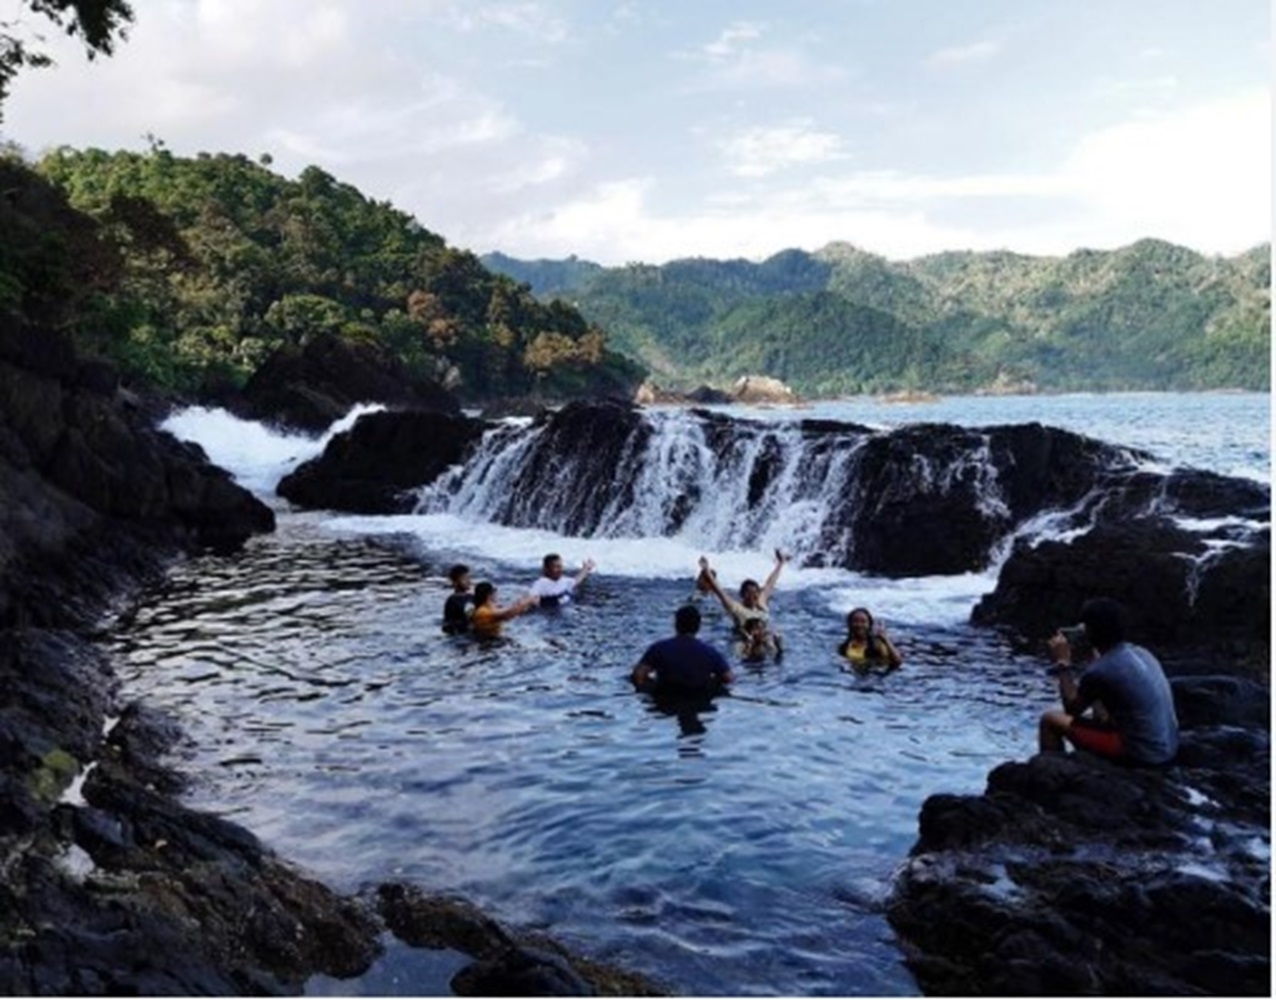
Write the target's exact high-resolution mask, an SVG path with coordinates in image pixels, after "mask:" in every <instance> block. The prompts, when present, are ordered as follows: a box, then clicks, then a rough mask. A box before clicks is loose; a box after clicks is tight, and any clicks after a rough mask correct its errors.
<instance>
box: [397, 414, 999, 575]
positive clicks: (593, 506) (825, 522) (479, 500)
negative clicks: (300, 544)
mask: <svg viewBox="0 0 1276 1000" xmlns="http://www.w3.org/2000/svg"><path fill="white" fill-rule="evenodd" d="M587 429H588V428H584V429H582V428H581V427H578V428H577V429H576V430H575V431H574V432H573V433H571V434H568V433H565V432H564V428H563V427H562V426H561V425H556V424H555V423H554V422H553V421H550V422H547V423H538V424H534V425H532V426H530V427H527V426H525V425H524V426H518V425H513V424H508V423H506V424H501V425H499V426H496V427H494V428H493V429H491V430H489V431H488V432H487V433H486V435H485V436H484V438H483V440H482V442H481V444H480V446H479V447H478V449H477V451H476V452H475V453H474V454H473V456H472V457H471V458H470V459H469V461H468V462H466V463H465V464H464V465H463V466H459V467H456V468H454V469H452V470H451V471H450V472H449V473H448V474H446V475H444V476H443V477H441V478H440V479H439V480H436V481H435V482H434V483H433V484H431V485H430V486H428V487H426V488H424V489H423V490H422V491H421V493H420V495H419V499H418V502H417V506H416V512H417V513H421V514H436V513H448V514H454V515H458V516H462V517H465V518H467V519H471V520H475V521H487V522H494V523H498V524H504V525H513V526H521V527H528V528H543V529H549V530H555V531H562V532H566V533H569V534H573V535H581V536H589V537H604V538H655V537H659V538H671V539H676V540H679V541H684V542H686V543H687V544H688V545H690V546H691V547H693V548H699V549H704V550H708V551H725V550H760V551H767V552H769V551H770V550H772V549H774V548H783V549H785V550H786V551H788V552H791V553H792V554H793V555H794V556H795V557H796V558H797V559H798V560H799V561H800V562H802V563H805V564H807V565H843V566H846V565H854V564H855V562H856V559H855V549H856V538H857V536H858V535H859V534H861V533H862V532H863V531H864V530H865V526H864V524H863V523H862V522H863V521H864V519H865V517H867V516H869V515H870V514H871V513H872V512H873V511H874V510H875V509H877V508H878V507H880V506H881V505H882V504H891V503H902V502H904V501H908V502H913V501H915V500H916V498H917V497H918V496H937V497H948V496H952V495H956V494H962V495H968V503H969V505H971V506H973V507H974V508H976V509H977V510H978V511H979V512H980V516H981V517H983V518H984V519H987V520H992V521H996V522H998V523H1000V522H1004V521H1006V520H1007V519H1008V516H1009V515H1008V511H1007V508H1006V504H1005V503H1004V501H1003V499H1002V498H1001V495H1000V492H999V484H998V480H997V469H996V466H995V464H994V463H993V461H992V460H991V458H990V454H989V445H988V440H987V438H986V437H984V436H982V435H979V434H977V433H973V432H964V434H963V439H962V442H961V446H960V447H958V448H952V447H949V448H943V449H939V450H938V451H937V452H936V453H933V454H924V453H923V452H922V451H920V450H906V451H901V452H900V453H899V454H891V455H890V456H888V457H887V458H886V460H885V462H884V463H883V460H882V459H881V457H880V456H879V457H878V459H877V461H875V462H874V463H873V470H872V471H871V472H869V471H866V470H865V469H864V468H863V465H864V456H865V454H866V451H867V450H868V449H869V448H870V446H871V445H873V443H874V442H877V443H878V445H879V448H880V445H881V444H882V443H884V442H886V441H887V440H888V439H889V438H890V435H889V434H886V433H885V432H876V431H872V430H870V429H868V428H864V427H858V426H856V425H852V424H846V425H836V424H829V423H827V422H820V423H808V422H786V423H768V422H761V421H748V420H739V419H726V418H723V417H721V416H718V415H715V414H712V413H708V412H705V411H701V410H670V411H646V412H643V413H641V414H632V415H627V416H626V419H625V421H624V423H623V433H622V434H620V436H619V439H616V436H615V435H612V436H610V437H607V438H606V439H605V446H600V444H599V441H598V440H595V439H589V440H585V441H582V439H581V437H580V435H581V434H583V433H585V432H586V430H587ZM950 430H951V429H950ZM883 464H885V466H886V467H887V470H886V474H885V475H884V474H883V471H882V467H883Z"/></svg>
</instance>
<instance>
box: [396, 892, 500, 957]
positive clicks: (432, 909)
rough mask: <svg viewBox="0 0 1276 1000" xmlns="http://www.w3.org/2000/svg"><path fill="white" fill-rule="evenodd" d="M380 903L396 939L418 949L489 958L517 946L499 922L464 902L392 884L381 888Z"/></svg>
mask: <svg viewBox="0 0 1276 1000" xmlns="http://www.w3.org/2000/svg"><path fill="white" fill-rule="evenodd" d="M377 902H378V905H379V907H380V911H381V916H382V918H383V919H384V920H385V923H386V926H387V927H388V928H389V929H390V931H391V932H392V933H393V934H394V936H395V937H397V938H398V939H399V940H400V941H402V942H404V944H410V945H412V947H414V948H435V949H442V948H454V949H456V950H457V951H462V952H465V954H467V955H473V956H475V957H478V958H485V957H490V956H495V955H499V954H500V953H501V952H503V951H505V950H506V949H508V948H509V947H510V946H511V944H512V943H513V942H512V941H511V939H510V936H509V935H508V934H507V933H506V932H505V930H504V929H503V928H502V927H501V926H500V925H499V924H498V923H497V922H496V921H495V920H492V919H491V918H490V917H488V916H487V915H486V914H484V913H483V912H482V911H481V910H479V909H478V907H476V906H474V905H473V904H472V903H469V902H467V901H466V900H463V899H456V898H453V897H449V896H441V895H430V894H428V893H425V892H422V891H421V890H420V889H418V888H416V887H415V886H411V885H404V884H402V883H397V882H392V883H386V884H384V885H381V886H378V887H377Z"/></svg>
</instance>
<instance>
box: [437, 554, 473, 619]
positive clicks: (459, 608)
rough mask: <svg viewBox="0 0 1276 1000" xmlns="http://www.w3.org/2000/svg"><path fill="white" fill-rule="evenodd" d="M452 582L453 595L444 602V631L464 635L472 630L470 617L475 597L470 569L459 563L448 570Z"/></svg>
mask: <svg viewBox="0 0 1276 1000" xmlns="http://www.w3.org/2000/svg"><path fill="white" fill-rule="evenodd" d="M447 575H448V579H449V580H451V581H452V593H451V594H450V595H449V596H448V599H447V600H446V601H444V602H443V631H444V632H445V633H447V634H448V635H462V634H464V633H466V632H468V631H469V630H470V615H471V613H472V611H473V604H474V595H473V594H472V593H470V568H469V567H468V566H466V565H465V564H464V563H457V564H456V565H455V566H453V567H452V568H451V569H449V570H448V574H447Z"/></svg>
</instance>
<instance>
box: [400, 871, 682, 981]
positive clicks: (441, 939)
mask: <svg viewBox="0 0 1276 1000" xmlns="http://www.w3.org/2000/svg"><path fill="white" fill-rule="evenodd" d="M375 896H376V907H377V909H378V911H379V912H380V914H381V916H382V919H384V920H385V922H386V926H387V927H388V928H389V930H390V931H391V932H392V933H393V934H394V935H395V936H396V937H397V938H399V939H400V940H401V941H403V942H404V943H405V944H409V945H411V946H413V947H415V948H433V949H436V950H443V949H451V950H454V951H459V952H461V953H463V954H466V955H470V956H472V957H473V958H475V959H477V961H475V962H474V963H473V964H471V965H468V966H466V967H465V968H464V969H462V970H461V971H460V972H458V973H457V974H456V976H455V977H453V980H452V989H453V990H454V991H455V992H456V994H457V995H458V996H664V995H666V994H665V992H664V991H663V990H661V989H660V988H659V987H658V986H657V985H656V984H654V983H653V982H651V981H650V980H648V979H646V978H645V977H643V976H641V975H638V974H636V973H632V972H628V971H625V970H622V969H617V968H615V967H613V966H609V965H606V964H604V963H602V962H595V961H592V960H590V959H588V958H585V957H583V956H581V955H576V954H573V953H571V952H569V951H568V950H567V949H566V948H564V947H563V946H562V945H561V944H559V943H558V942H557V941H555V940H553V939H552V938H550V937H548V936H546V935H544V934H537V933H520V932H517V931H513V930H507V929H506V928H504V927H502V926H501V925H500V924H498V923H497V922H496V921H495V920H493V919H492V918H491V917H489V916H487V915H486V914H484V913H483V912H482V911H481V910H479V909H478V908H477V907H476V906H474V905H473V904H472V903H470V902H468V901H466V900H464V899H458V898H456V897H454V896H445V895H441V894H432V893H428V892H425V891H423V890H421V889H419V888H418V887H416V886H413V885H407V884H404V883H399V882H389V883H385V884H383V885H380V886H378V887H377V889H376V893H375Z"/></svg>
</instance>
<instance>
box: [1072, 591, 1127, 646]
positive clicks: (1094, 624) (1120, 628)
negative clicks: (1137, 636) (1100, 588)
mask: <svg viewBox="0 0 1276 1000" xmlns="http://www.w3.org/2000/svg"><path fill="white" fill-rule="evenodd" d="M1081 624H1082V625H1084V626H1085V635H1086V638H1087V639H1089V640H1090V645H1092V646H1093V647H1094V648H1095V649H1097V650H1098V651H1099V652H1101V653H1102V652H1105V651H1107V650H1109V649H1111V648H1112V647H1113V646H1116V645H1118V644H1119V643H1122V642H1124V641H1125V608H1123V607H1121V605H1120V604H1118V603H1117V602H1116V601H1114V600H1112V598H1110V597H1092V598H1090V600H1088V601H1086V602H1085V604H1083V605H1081Z"/></svg>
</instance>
